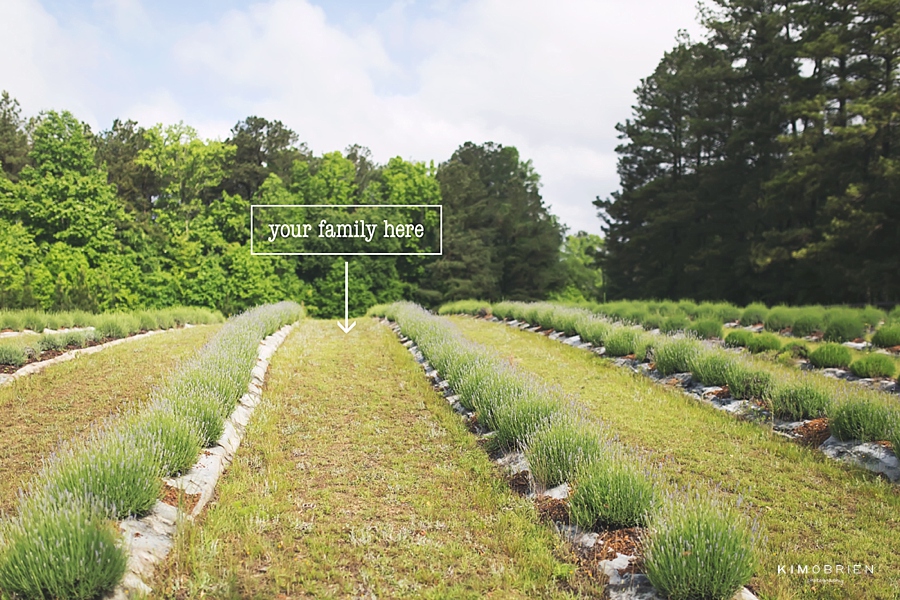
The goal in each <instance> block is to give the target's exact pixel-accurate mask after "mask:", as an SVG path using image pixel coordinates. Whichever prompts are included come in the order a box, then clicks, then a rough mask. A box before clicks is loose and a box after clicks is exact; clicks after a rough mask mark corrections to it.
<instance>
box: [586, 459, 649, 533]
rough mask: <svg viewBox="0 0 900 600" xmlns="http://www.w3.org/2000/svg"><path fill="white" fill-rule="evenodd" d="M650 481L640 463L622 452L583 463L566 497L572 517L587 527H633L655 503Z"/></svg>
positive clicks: (644, 521) (647, 514) (642, 521)
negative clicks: (575, 481)
mask: <svg viewBox="0 0 900 600" xmlns="http://www.w3.org/2000/svg"><path fill="white" fill-rule="evenodd" d="M656 503H657V499H656V492H655V490H654V488H653V482H652V480H651V479H650V477H649V475H648V474H647V472H646V470H645V469H644V468H643V466H642V465H641V464H640V463H639V462H637V461H636V460H635V459H633V458H631V457H628V456H625V455H623V454H622V453H621V452H618V453H615V454H613V455H611V456H609V457H606V458H603V459H600V460H595V461H591V462H588V463H585V464H584V465H583V466H582V467H581V468H580V469H579V470H578V475H577V484H576V486H575V492H574V493H573V494H572V497H571V498H570V499H569V516H570V518H571V520H572V521H573V522H574V523H575V524H577V525H580V526H581V527H584V528H586V529H596V528H598V527H611V528H620V527H635V526H640V525H643V524H644V523H646V521H647V519H648V517H649V514H650V513H651V511H652V510H653V509H654V507H655V506H656Z"/></svg>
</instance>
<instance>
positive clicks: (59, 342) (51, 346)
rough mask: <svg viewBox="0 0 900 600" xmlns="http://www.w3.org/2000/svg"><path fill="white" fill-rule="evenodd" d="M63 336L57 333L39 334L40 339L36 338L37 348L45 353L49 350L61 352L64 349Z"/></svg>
mask: <svg viewBox="0 0 900 600" xmlns="http://www.w3.org/2000/svg"><path fill="white" fill-rule="evenodd" d="M64 335H65V334H58V333H44V334H41V337H39V338H38V342H37V345H38V348H39V349H40V351H41V352H47V351H50V350H62V349H63V348H65V347H66V345H65V344H64V343H63V342H64V338H63V336H64Z"/></svg>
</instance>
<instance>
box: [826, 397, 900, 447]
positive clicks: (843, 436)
mask: <svg viewBox="0 0 900 600" xmlns="http://www.w3.org/2000/svg"><path fill="white" fill-rule="evenodd" d="M898 421H900V419H898V416H897V413H896V412H895V411H893V410H891V409H890V408H888V407H887V406H885V405H883V404H881V403H879V402H878V401H876V400H874V399H872V398H866V397H864V396H863V397H855V398H850V399H848V400H846V401H844V402H841V403H840V404H835V405H832V409H831V411H830V413H829V415H828V425H829V426H830V427H831V434H832V435H834V437H836V438H837V439H839V440H841V441H848V440H859V441H860V442H880V441H884V440H887V439H888V438H889V437H890V436H891V432H892V431H894V429H895V428H896V427H897V426H898Z"/></svg>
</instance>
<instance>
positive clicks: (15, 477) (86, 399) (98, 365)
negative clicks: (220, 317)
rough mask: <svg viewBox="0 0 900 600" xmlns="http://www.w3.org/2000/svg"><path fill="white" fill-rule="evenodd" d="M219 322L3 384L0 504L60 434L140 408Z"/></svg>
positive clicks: (79, 432)
mask: <svg viewBox="0 0 900 600" xmlns="http://www.w3.org/2000/svg"><path fill="white" fill-rule="evenodd" d="M218 328H219V327H218V326H217V325H213V326H205V327H194V328H191V329H184V330H179V331H173V332H170V333H166V334H164V335H155V336H151V337H148V338H145V339H141V340H135V341H133V342H129V343H127V344H122V345H120V346H115V347H112V348H107V349H105V350H103V352H98V353H96V354H91V355H88V356H82V357H79V358H77V359H76V360H71V361H68V362H64V363H60V364H57V365H53V366H50V367H48V368H46V369H45V370H44V371H42V372H40V373H36V374H34V375H29V376H28V377H22V378H20V379H17V380H16V381H14V382H12V383H11V384H9V385H6V386H3V387H0V411H2V413H3V414H4V418H3V419H0V438H2V439H3V443H2V444H0V510H6V511H9V510H12V508H13V506H14V502H15V498H16V491H17V490H18V489H19V488H20V487H22V486H23V485H24V484H25V483H26V481H27V480H28V479H29V478H30V477H31V476H32V475H34V474H35V473H36V472H37V471H38V470H39V469H40V467H41V457H43V456H46V455H48V454H49V453H50V452H51V451H52V450H53V449H54V448H55V447H56V446H57V445H58V444H59V441H60V440H64V439H72V438H77V437H80V436H83V435H84V434H85V433H86V431H87V429H88V427H89V426H90V424H91V423H93V422H95V421H97V420H99V419H101V418H103V417H105V416H107V415H109V414H110V413H113V412H116V411H126V410H128V409H129V408H136V407H137V406H138V405H140V404H141V403H143V402H144V401H145V399H146V398H147V397H148V396H149V394H150V390H151V388H153V387H154V386H155V385H158V384H159V383H160V382H161V381H162V379H163V377H164V376H165V375H166V374H167V373H168V372H169V371H170V370H171V369H172V368H173V367H174V366H175V365H176V364H177V363H178V362H180V361H181V360H182V359H184V358H186V357H187V356H190V355H191V354H193V353H194V352H196V351H197V349H198V348H200V346H202V345H203V344H204V343H205V342H206V341H207V340H208V339H209V338H210V337H211V336H212V335H213V334H214V333H215V332H216V330H217V329H218ZM35 337H36V336H35Z"/></svg>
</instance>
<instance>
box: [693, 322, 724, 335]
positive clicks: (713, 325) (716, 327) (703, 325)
mask: <svg viewBox="0 0 900 600" xmlns="http://www.w3.org/2000/svg"><path fill="white" fill-rule="evenodd" d="M688 331H692V332H694V333H696V334H697V336H698V337H700V338H702V339H707V340H711V339H718V338H721V337H722V323H721V321H719V320H718V319H702V320H699V321H694V323H692V324H691V326H690V327H688Z"/></svg>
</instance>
